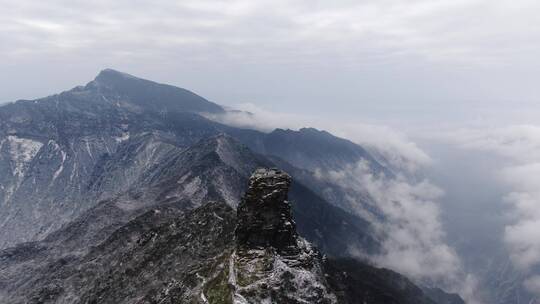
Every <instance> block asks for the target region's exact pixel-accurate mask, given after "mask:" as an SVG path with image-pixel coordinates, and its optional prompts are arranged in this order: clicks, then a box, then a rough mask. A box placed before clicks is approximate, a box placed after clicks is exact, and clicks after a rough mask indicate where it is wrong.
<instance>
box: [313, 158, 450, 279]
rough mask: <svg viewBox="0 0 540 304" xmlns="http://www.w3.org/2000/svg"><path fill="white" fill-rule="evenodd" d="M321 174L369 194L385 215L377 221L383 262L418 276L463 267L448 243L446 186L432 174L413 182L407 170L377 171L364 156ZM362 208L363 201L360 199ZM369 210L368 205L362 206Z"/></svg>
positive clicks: (437, 275)
mask: <svg viewBox="0 0 540 304" xmlns="http://www.w3.org/2000/svg"><path fill="white" fill-rule="evenodd" d="M317 175H318V177H319V178H321V179H325V180H329V181H332V182H333V183H335V184H337V185H340V186H342V187H345V188H347V189H348V190H354V191H356V192H357V193H361V194H367V195H368V196H369V197H370V198H371V199H372V200H373V204H374V206H375V207H376V208H377V210H378V211H379V212H380V213H381V214H382V216H383V219H379V220H377V218H380V217H377V216H373V217H371V221H372V222H373V224H374V225H375V227H376V228H377V230H378V232H379V233H380V234H381V237H382V239H383V250H382V254H381V255H378V256H375V257H374V260H375V261H376V262H377V263H378V264H379V265H381V266H384V267H388V268H391V269H394V270H397V271H399V272H402V273H405V274H407V275H410V276H412V277H414V278H417V279H436V280H440V279H443V278H446V277H447V276H448V274H453V273H455V271H456V269H459V267H460V266H459V259H458V257H457V256H456V254H455V253H454V251H453V250H452V249H451V248H450V247H449V246H447V245H446V244H444V241H443V238H444V232H443V229H442V226H441V223H440V221H439V213H440V211H439V208H438V206H437V203H436V200H437V199H438V198H439V197H440V196H441V195H442V194H443V191H442V190H441V189H439V188H438V187H436V186H434V185H433V184H431V183H429V182H428V181H426V180H423V181H420V182H417V183H411V182H409V181H408V180H407V179H406V178H404V177H403V176H401V175H398V176H396V177H395V178H387V177H385V176H384V175H380V176H378V175H375V174H373V173H372V172H371V170H370V168H369V165H368V164H367V163H366V162H364V161H362V162H359V163H357V164H352V165H350V166H348V167H347V168H345V169H344V170H341V171H330V172H327V173H324V172H321V171H319V172H317ZM356 206H358V208H361V207H360V206H363V204H361V203H360V202H358V203H357V204H356ZM357 212H358V213H359V214H365V212H366V211H365V210H357Z"/></svg>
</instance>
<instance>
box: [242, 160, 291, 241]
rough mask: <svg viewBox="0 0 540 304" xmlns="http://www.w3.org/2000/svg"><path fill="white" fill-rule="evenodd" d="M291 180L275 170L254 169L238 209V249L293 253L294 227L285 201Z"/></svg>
mask: <svg viewBox="0 0 540 304" xmlns="http://www.w3.org/2000/svg"><path fill="white" fill-rule="evenodd" d="M290 185H291V177H290V176H289V175H288V174H287V173H285V172H283V171H280V170H277V169H257V170H256V171H255V173H253V175H252V176H251V178H250V180H249V188H248V190H247V192H246V194H245V196H244V197H243V198H242V201H241V202H240V205H238V211H237V213H238V227H237V228H236V238H237V242H238V246H240V247H245V248H248V249H257V248H265V247H274V248H275V249H277V250H278V252H282V251H291V250H295V249H296V248H295V247H296V243H297V235H296V225H295V223H294V221H293V219H292V215H291V206H290V204H289V202H288V201H287V195H288V192H289V187H290Z"/></svg>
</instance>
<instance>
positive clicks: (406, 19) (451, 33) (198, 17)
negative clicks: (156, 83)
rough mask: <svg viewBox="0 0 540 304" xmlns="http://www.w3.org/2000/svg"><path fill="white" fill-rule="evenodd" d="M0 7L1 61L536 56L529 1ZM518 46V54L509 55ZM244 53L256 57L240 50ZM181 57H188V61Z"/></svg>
mask: <svg viewBox="0 0 540 304" xmlns="http://www.w3.org/2000/svg"><path fill="white" fill-rule="evenodd" d="M0 4H1V5H2V8H3V10H2V14H3V16H2V17H3V18H1V19H0V20H1V21H0V28H2V30H1V31H0V37H1V38H2V41H5V42H9V43H7V44H3V45H6V46H8V45H9V48H8V47H4V48H0V54H1V55H2V56H5V55H10V56H23V55H24V54H38V53H49V54H50V53H52V52H61V53H67V54H71V53H80V54H84V53H86V52H88V50H92V51H99V50H104V51H105V50H106V51H110V52H113V53H117V54H121V53H124V54H127V55H130V56H140V55H143V56H145V55H148V54H149V53H148V51H149V50H153V52H155V53H154V55H158V54H159V53H160V52H161V53H162V52H171V51H181V52H183V50H182V49H186V48H187V49H191V50H192V51H196V50H201V48H200V46H213V47H218V48H219V49H220V50H221V51H223V52H224V53H222V54H226V56H239V58H245V59H247V60H249V58H250V57H252V56H255V57H258V60H262V59H270V60H278V61H282V60H286V61H288V62H294V61H297V60H302V61H304V60H315V59H317V58H320V56H321V55H322V56H327V55H330V54H334V55H338V54H339V55H340V58H341V59H342V60H344V61H347V60H350V59H353V58H354V61H358V60H360V61H361V62H364V63H365V64H373V63H377V62H378V63H381V62H386V61H388V60H393V59H394V58H396V57H401V58H406V57H410V56H420V57H423V58H425V59H426V60H432V61H451V62H467V63H476V64H484V63H489V64H500V63H501V62H502V58H503V57H504V56H507V55H508V53H511V54H514V55H518V54H524V53H525V54H529V55H532V54H535V53H536V52H535V51H537V50H538V47H539V45H538V43H537V42H536V41H537V39H531V38H532V37H535V36H536V37H538V33H537V32H534V31H533V30H532V28H531V26H530V24H531V22H533V24H536V22H535V20H536V19H535V14H534V11H536V10H537V9H538V8H539V5H538V3H537V2H535V1H520V2H519V3H516V2H515V1H514V2H510V1H508V0H506V1H498V2H496V3H495V2H492V1H487V0H473V1H471V0H467V1H466V0H459V1H450V0H442V1H429V0H414V1H404V0H402V1H361V2H355V1H340V2H325V1H315V3H314V2H313V1H293V2H291V1H266V0H263V1H257V2H253V1H247V0H233V1H220V0H216V1H191V0H188V1H181V2H176V1H153V2H151V3H143V2H138V3H137V5H134V4H133V2H131V1H126V0H121V1H114V2H110V1H104V0H97V1H93V2H92V4H91V5H90V4H89V3H85V2H84V1H66V0H52V1H48V2H47V3H46V4H45V3H42V2H39V1H32V0H21V1H16V2H13V1H1V2H0ZM479 17H482V18H479ZM516 32H520V33H523V34H522V35H515V33H516ZM509 42H511V43H509ZM518 44H519V45H520V46H521V47H515V45H518ZM36 45H40V46H42V47H41V48H36V47H35V46H36ZM298 45H303V46H305V47H303V48H298V47H296V46H298ZM495 46H496V47H495ZM254 49H257V52H256V53H254V52H251V51H250V50H254ZM135 50H136V51H135ZM205 50H206V48H205ZM184 51H185V50H184ZM239 51H240V53H237V52H239ZM189 53H190V56H193V57H196V52H189ZM235 53H237V55H235ZM359 54H361V55H362V56H358V55H359ZM361 57H364V58H365V59H361Z"/></svg>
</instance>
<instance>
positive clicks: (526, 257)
mask: <svg viewBox="0 0 540 304" xmlns="http://www.w3.org/2000/svg"><path fill="white" fill-rule="evenodd" d="M447 138H448V139H450V140H451V142H453V143H455V144H457V145H458V146H460V147H462V148H464V149H476V150H480V151H484V152H486V153H494V154H496V155H499V156H503V157H505V159H506V161H503V162H501V164H500V168H499V178H500V180H501V181H502V182H503V183H504V184H505V185H507V186H508V187H509V188H510V189H511V191H509V192H508V193H507V194H506V195H505V197H504V201H505V202H506V203H507V205H508V206H509V207H510V213H509V214H507V220H508V222H509V223H508V224H507V225H506V227H505V229H504V235H503V239H504V242H505V244H506V246H507V248H508V250H509V252H510V258H511V261H512V263H513V264H514V266H515V267H517V268H518V269H520V270H521V271H522V272H523V273H524V274H525V275H528V278H527V279H525V281H524V282H523V284H524V286H525V287H526V288H527V290H529V291H532V292H534V293H536V294H537V295H540V288H539V286H540V284H539V282H540V279H539V274H538V273H536V272H535V270H534V269H537V267H538V266H540V187H539V185H540V127H539V126H535V125H513V126H508V127H499V128H476V129H463V130H460V131H458V132H454V133H453V134H451V135H449V136H447Z"/></svg>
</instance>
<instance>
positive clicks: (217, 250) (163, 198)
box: [0, 69, 464, 303]
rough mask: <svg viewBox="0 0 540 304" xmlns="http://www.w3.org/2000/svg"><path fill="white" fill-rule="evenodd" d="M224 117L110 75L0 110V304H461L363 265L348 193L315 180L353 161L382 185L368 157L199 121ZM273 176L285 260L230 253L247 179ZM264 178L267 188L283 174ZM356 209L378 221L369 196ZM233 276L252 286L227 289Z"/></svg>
mask: <svg viewBox="0 0 540 304" xmlns="http://www.w3.org/2000/svg"><path fill="white" fill-rule="evenodd" d="M226 111H227V110H226V109H225V108H224V107H222V106H220V105H218V104H216V103H213V102H211V101H208V100H206V99H205V98H202V97H200V96H198V95H196V94H195V93H193V92H190V91H188V90H185V89H181V88H177V87H174V86H170V85H163V84H158V83H155V82H152V81H148V80H144V79H140V78H137V77H134V76H131V75H128V74H125V73H121V72H118V71H114V70H111V69H107V70H104V71H102V72H100V73H99V75H98V76H97V77H96V78H95V79H94V80H93V81H91V82H89V83H88V84H87V85H85V86H79V87H76V88H73V89H71V90H69V91H65V92H62V93H60V94H56V95H52V96H49V97H45V98H41V99H37V100H20V101H17V102H14V103H11V104H7V105H4V106H2V107H0V170H1V171H2V172H4V173H3V174H2V175H0V231H2V234H0V250H1V251H0V300H1V301H2V303H259V302H260V303H464V302H463V300H461V299H460V298H459V296H456V295H452V294H447V293H445V292H443V291H442V290H440V289H436V288H425V287H422V288H420V287H417V286H416V285H415V284H414V283H413V282H412V281H410V280H408V279H407V278H405V277H404V276H402V275H400V274H398V273H395V272H393V271H391V270H386V269H380V268H377V267H376V265H372V264H370V262H369V261H368V258H367V257H368V256H369V255H370V254H372V253H376V252H378V251H379V250H380V245H381V240H380V238H381V236H380V234H379V233H378V231H377V230H376V229H375V227H373V224H372V223H371V222H370V220H369V218H367V217H363V216H362V215H361V214H358V213H357V212H355V211H354V210H355V209H356V207H358V206H351V205H350V202H348V200H346V197H347V195H350V193H347V190H346V189H344V188H342V187H340V186H339V185H336V184H333V183H331V182H329V181H326V180H321V179H320V178H318V177H317V176H316V174H315V171H316V170H326V171H329V170H339V169H342V168H344V167H345V166H347V165H348V164H353V163H357V162H359V161H363V162H366V163H367V164H368V166H369V168H370V170H372V171H373V172H382V173H384V174H387V175H391V174H392V172H391V170H390V169H388V168H386V167H385V166H384V165H383V164H381V163H379V162H378V161H377V160H376V158H374V157H373V156H372V155H371V154H370V153H369V152H368V151H367V150H366V149H364V148H363V147H361V146H359V145H356V144H354V143H352V142H350V141H348V140H346V139H342V138H338V137H335V136H333V135H332V134H330V133H328V132H325V131H320V130H316V129H313V128H304V129H300V130H298V131H294V130H283V129H276V130H274V131H272V132H269V133H264V132H260V131H257V130H250V129H241V128H235V127H232V126H228V125H224V124H221V123H218V122H216V121H213V120H210V119H208V118H206V117H208V115H205V114H208V113H211V114H212V115H219V114H222V113H225V112H226ZM274 167H278V168H281V169H282V170H285V171H286V172H288V173H289V175H290V178H287V179H286V180H287V181H288V182H287V183H288V185H287V187H286V189H281V188H280V189H278V190H279V191H278V190H276V191H277V192H276V193H278V194H280V195H285V197H287V199H277V200H272V205H277V206H282V205H281V204H285V205H288V204H289V203H288V201H289V200H290V209H291V212H290V213H292V215H290V214H289V213H288V212H285V213H282V214H284V215H283V216H284V217H286V218H287V219H289V217H290V220H291V221H293V220H292V217H294V223H295V224H294V229H292V228H291V229H292V230H291V231H289V232H290V233H292V235H294V237H293V238H292V239H293V241H291V243H290V244H289V245H290V246H291V247H292V248H293V249H294V250H293V251H294V252H293V253H290V252H286V253H284V252H279V250H278V249H279V248H276V246H275V245H273V244H266V243H265V244H263V245H260V244H259V245H258V246H256V248H255V247H254V248H251V247H250V246H248V247H247V249H246V248H243V249H242V250H238V249H237V248H239V246H240V247H242V246H243V245H242V244H241V242H240V241H239V238H238V235H237V231H238V229H239V227H244V226H245V225H249V224H250V223H251V222H250V221H248V222H247V224H246V222H245V221H242V220H241V219H242V218H243V214H242V213H241V212H240V208H238V207H239V205H240V206H241V205H242V204H244V205H245V204H247V203H246V201H249V199H247V198H248V197H249V193H251V192H253V191H254V190H253V189H254V188H253V187H254V186H253V180H254V179H257V176H258V175H257V173H255V174H253V172H259V174H262V175H264V174H263V173H261V172H262V171H256V170H257V168H274ZM273 170H274V169H273ZM275 170H277V169H275ZM275 170H274V171H272V170H270V171H265V172H267V173H268V172H270V173H268V174H270V176H271V177H268V181H269V182H268V183H270V184H272V183H273V181H274V180H275V179H279V178H282V176H283V175H282V174H284V175H286V176H289V175H287V174H285V173H282V174H281V173H280V174H276V173H275V172H281V171H279V170H278V171H275ZM271 172H274V173H271ZM252 174H253V175H252ZM266 190H267V189H265V188H264V187H263V188H262V189H259V191H263V192H264V191H266ZM274 190H275V189H274ZM250 191H251V192H250ZM272 193H273V192H272ZM255 197H257V195H255ZM356 202H360V204H363V208H364V209H366V210H369V211H370V212H371V213H372V214H373V215H375V216H378V217H383V215H382V214H380V213H379V212H378V211H377V208H376V206H375V205H374V202H373V200H372V199H371V198H370V197H369V195H367V194H366V195H365V197H361V198H360V199H359V200H356ZM237 208H238V211H237ZM274 224H275V223H274ZM274 224H272V225H274ZM280 227H281V228H283V227H282V226H279V225H278V228H280ZM281 228H280V229H281ZM248 230H249V231H251V232H253V231H257V229H248ZM263 239H264V237H263ZM244 245H245V244H244ZM277 247H279V246H277ZM353 247H354V248H362V252H363V254H364V255H365V256H366V258H359V257H358V256H357V255H355V256H353V255H351V253H350V249H351V248H353ZM232 260H234V261H236V262H237V264H234V263H233V264H234V265H233V266H231V267H232V268H231V267H229V265H228V264H227V263H231V262H228V261H232ZM236 262H235V263H236ZM257 265H258V266H257ZM276 265H281V266H280V267H282V268H279V267H277V268H276ZM253 267H255V270H253V269H254V268H253ZM258 267H262V268H260V269H259V268H258ZM283 267H285V268H283ZM284 269H285V270H284ZM232 271H234V272H235V273H236V274H235V278H236V279H235V280H237V281H238V279H239V278H241V277H242V276H246V275H248V274H249V277H250V278H248V279H245V280H244V282H236V283H235V282H231V280H232V279H231V276H232V274H231V273H232ZM273 276H279V277H280V278H281V277H283V278H286V279H287V280H288V281H290V282H292V283H291V284H289V285H286V286H281V285H280V284H278V283H276V281H275V277H273ZM306 277H308V278H310V280H311V281H310V282H311V283H313V282H315V283H313V284H311V283H310V284H308V283H306V282H307V281H306V282H304V283H302V282H303V281H302V280H301V279H305V278H306ZM246 280H247V281H246ZM251 280H255V281H257V282H258V283H257V284H258V285H256V286H255V285H253V284H252V283H253V282H251ZM248 281H249V282H248ZM308 281H309V280H308ZM259 283H260V284H259ZM306 284H307V285H306ZM248 285H249V288H248ZM308 285H309V286H308ZM238 286H241V287H238ZM317 286H318V287H317ZM239 290H240V291H239ZM268 301H270V302H268Z"/></svg>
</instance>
